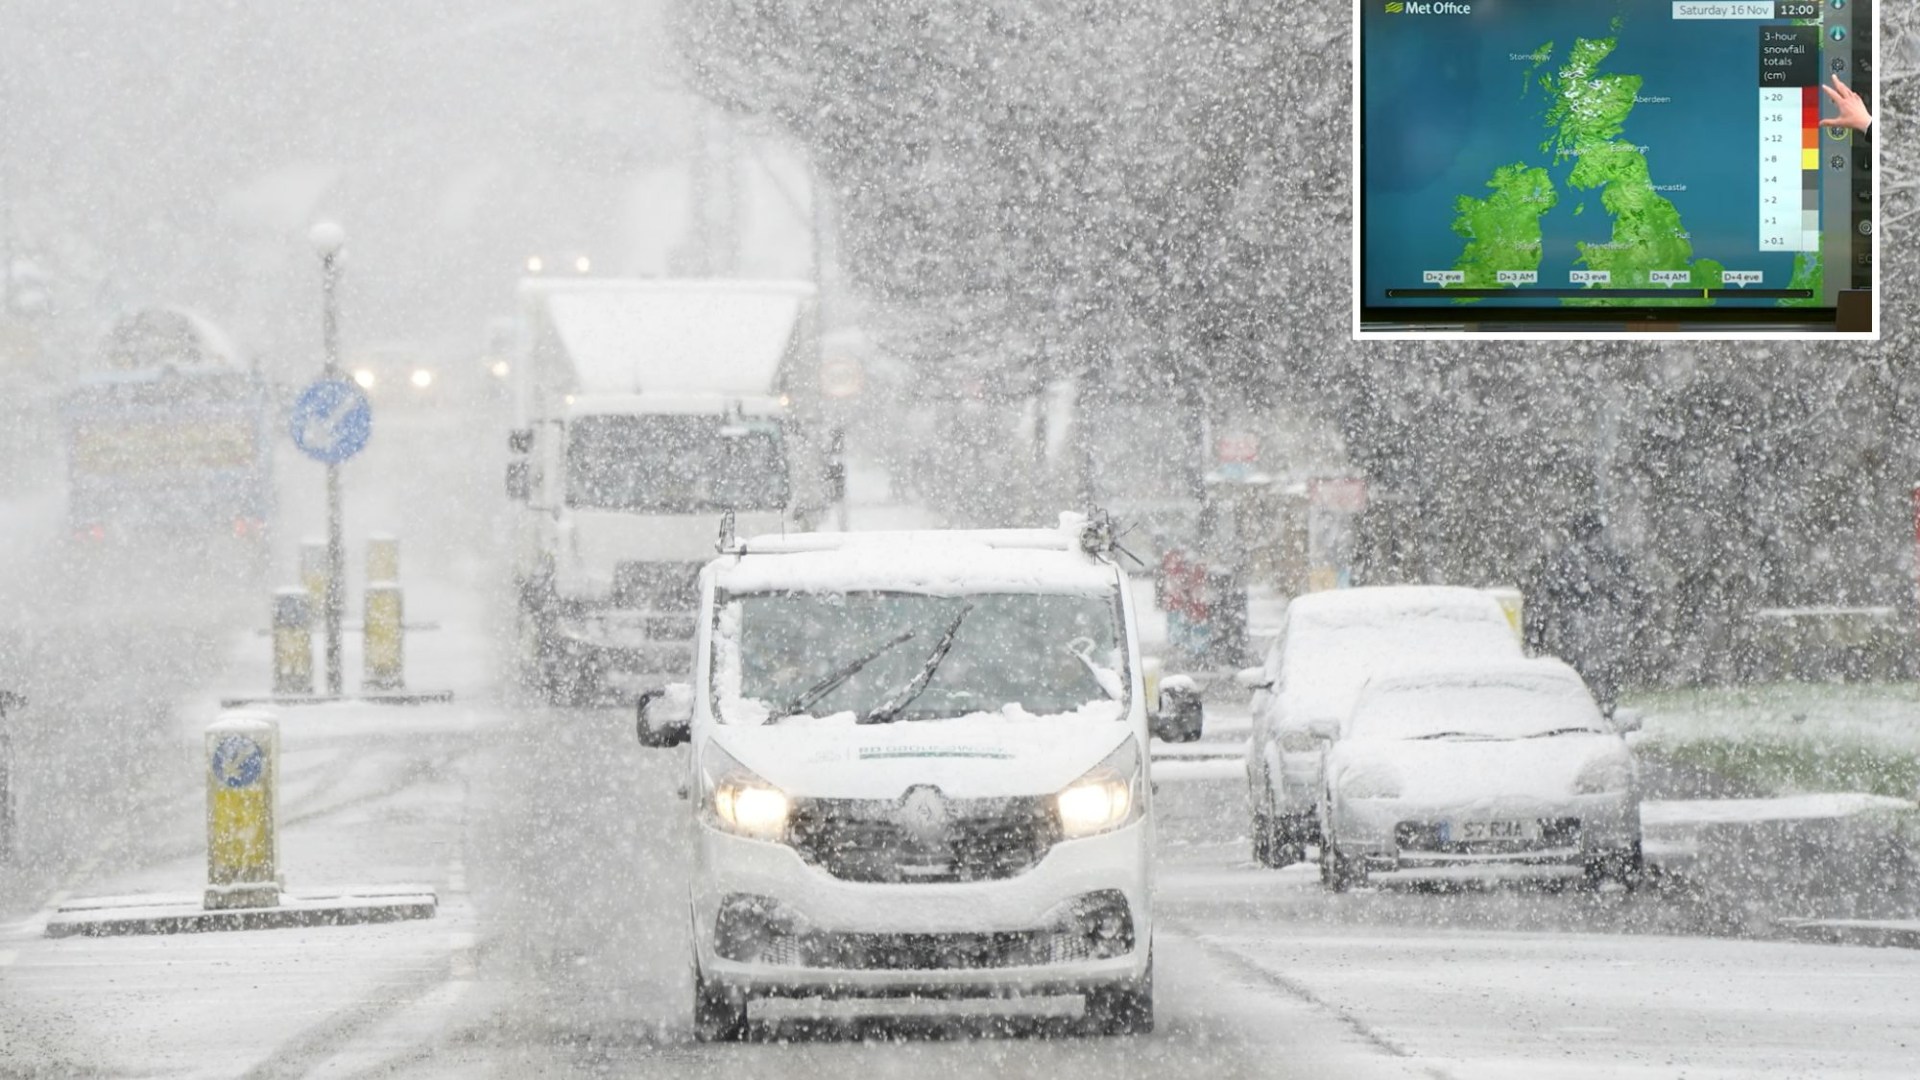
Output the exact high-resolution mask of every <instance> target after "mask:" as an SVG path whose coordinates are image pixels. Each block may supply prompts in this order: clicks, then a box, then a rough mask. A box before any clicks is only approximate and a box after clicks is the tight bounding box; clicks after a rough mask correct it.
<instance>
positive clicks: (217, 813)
mask: <svg viewBox="0 0 1920 1080" xmlns="http://www.w3.org/2000/svg"><path fill="white" fill-rule="evenodd" d="M279 773H280V725H279V724H278V723H277V722H276V721H275V720H274V719H273V717H272V716H270V715H269V714H267V713H263V712H239V711H236V712H229V713H224V714H222V715H221V717H220V719H218V720H216V721H214V722H213V723H212V724H210V725H208V726H207V891H206V898H205V901H204V903H203V906H204V907H205V908H206V909H207V910H209V911H214V910H223V909H232V908H264V907H275V906H278V905H279V903H280V890H281V887H282V882H281V881H280V874H279V866H280V835H279V832H278V831H277V830H276V828H275V823H274V817H275V811H276V810H277V809H278V807H277V805H276V804H277V801H278V796H279V779H280V778H279Z"/></svg>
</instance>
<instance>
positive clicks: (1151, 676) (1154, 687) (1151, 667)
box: [1140, 656, 1161, 716]
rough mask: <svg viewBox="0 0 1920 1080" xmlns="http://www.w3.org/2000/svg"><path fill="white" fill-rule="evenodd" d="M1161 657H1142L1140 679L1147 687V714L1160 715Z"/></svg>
mask: <svg viewBox="0 0 1920 1080" xmlns="http://www.w3.org/2000/svg"><path fill="white" fill-rule="evenodd" d="M1160 668H1161V664H1160V658H1159V657H1157V656H1143V657H1141V658H1140V681H1141V683H1142V684H1144V685H1145V686H1146V688H1147V715H1148V716H1158V715H1160Z"/></svg>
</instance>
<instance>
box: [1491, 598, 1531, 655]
mask: <svg viewBox="0 0 1920 1080" xmlns="http://www.w3.org/2000/svg"><path fill="white" fill-rule="evenodd" d="M1487 595H1488V596H1491V597H1493V598H1494V599H1495V600H1498V601H1500V610H1501V611H1503V612H1505V613H1506V616H1507V625H1508V626H1511V627H1513V636H1514V637H1517V638H1519V639H1520V643H1521V644H1523V645H1524V644H1526V640H1527V624H1526V622H1525V619H1524V616H1525V614H1526V597H1525V596H1523V595H1522V594H1521V592H1520V590H1519V589H1516V588H1513V587H1511V586H1503V587H1501V588H1497V589H1488V590H1487Z"/></svg>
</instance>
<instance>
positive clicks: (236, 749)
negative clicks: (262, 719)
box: [213, 735, 267, 788]
mask: <svg viewBox="0 0 1920 1080" xmlns="http://www.w3.org/2000/svg"><path fill="white" fill-rule="evenodd" d="M266 767H267V755H266V752H265V751H263V750H261V749H260V744H259V743H257V742H254V741H253V740H252V739H249V738H247V737H246V736H245V735H229V736H227V737H226V738H224V739H221V740H220V741H219V742H217V743H215V744H214V747H213V776H214V779H216V780H218V781H220V783H221V784H223V785H225V786H226V787H230V788H243V787H252V786H253V785H254V784H256V783H259V781H260V774H261V773H262V772H264V771H265V770H266Z"/></svg>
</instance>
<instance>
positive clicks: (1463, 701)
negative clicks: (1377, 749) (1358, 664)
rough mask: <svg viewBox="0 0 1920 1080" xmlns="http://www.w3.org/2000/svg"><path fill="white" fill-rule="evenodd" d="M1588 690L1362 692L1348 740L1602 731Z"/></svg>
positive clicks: (1477, 687) (1456, 686) (1431, 687)
mask: <svg viewBox="0 0 1920 1080" xmlns="http://www.w3.org/2000/svg"><path fill="white" fill-rule="evenodd" d="M1606 730H1607V728H1606V722H1605V721H1604V720H1603V719H1601V716H1600V710H1599V708H1598V707H1597V706H1595V705H1594V703H1593V700H1592V698H1591V697H1589V696H1588V695H1587V694H1586V693H1585V691H1583V690H1581V689H1580V688H1579V687H1577V686H1574V685H1572V684H1569V683H1561V682H1546V681H1542V682H1484V683H1422V684H1413V685H1400V686H1393V687H1391V688H1388V689H1385V690H1383V691H1373V692H1369V693H1367V694H1365V695H1363V696H1362V697H1361V699H1360V702H1359V704H1358V705H1357V706H1356V707H1355V708H1354V713H1353V719H1352V721H1351V722H1350V723H1349V724H1348V727H1347V730H1346V732H1345V735H1346V737H1347V738H1350V739H1377V740H1390V739H1528V738H1541V737H1546V736H1551V735H1559V734H1570V733H1592V734H1604V733H1605V732H1606Z"/></svg>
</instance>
